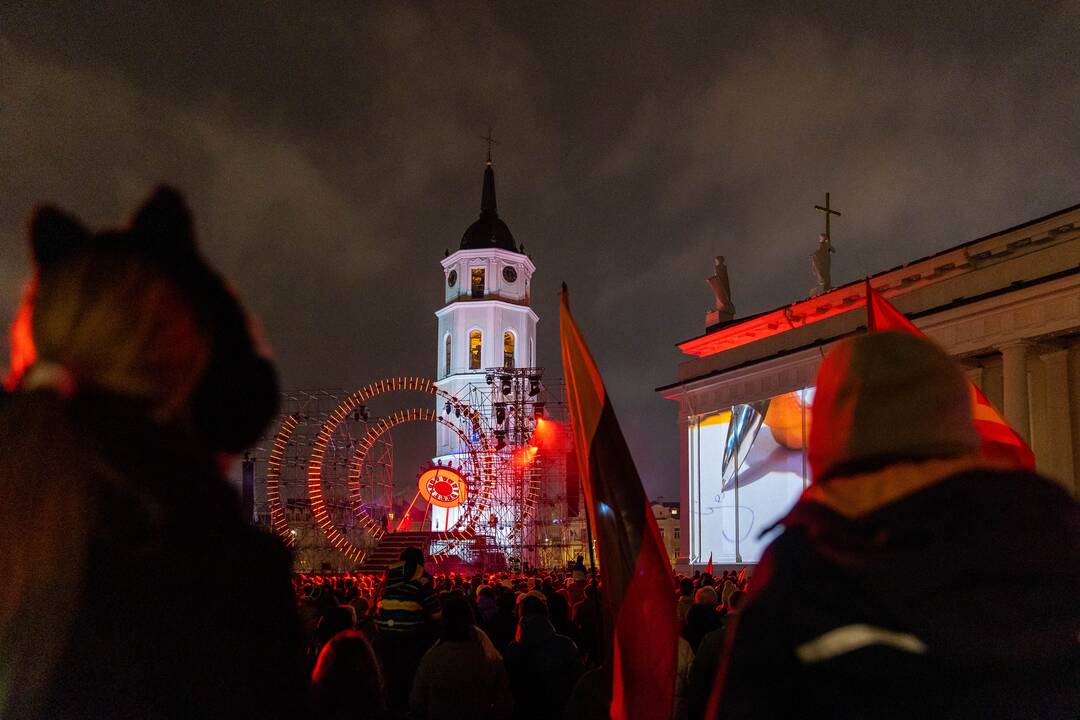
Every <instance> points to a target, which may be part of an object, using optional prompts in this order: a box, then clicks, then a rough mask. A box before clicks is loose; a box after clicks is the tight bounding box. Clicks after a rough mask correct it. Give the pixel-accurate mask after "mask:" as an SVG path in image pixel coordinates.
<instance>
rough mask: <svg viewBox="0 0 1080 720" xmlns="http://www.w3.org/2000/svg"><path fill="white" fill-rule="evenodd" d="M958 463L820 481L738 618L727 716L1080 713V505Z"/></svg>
mask: <svg viewBox="0 0 1080 720" xmlns="http://www.w3.org/2000/svg"><path fill="white" fill-rule="evenodd" d="M957 465H958V466H960V469H959V471H957V472H951V470H956V469H957V467H956V466H951V465H950V462H949V461H937V462H932V463H929V464H927V465H926V466H925V467H919V466H907V467H905V466H889V467H886V468H884V469H881V470H879V471H876V472H872V473H870V474H868V475H865V476H860V477H857V478H848V477H840V478H835V479H833V480H829V481H827V482H825V483H818V484H815V485H812V486H811V487H810V489H808V491H807V492H806V493H805V494H804V496H803V498H802V499H801V500H800V501H799V503H797V504H796V506H795V508H794V509H793V510H792V512H791V513H790V515H788V516H787V518H785V519H784V520H783V525H784V528H785V529H784V532H783V534H782V535H780V536H779V537H778V538H777V539H776V540H775V541H774V542H773V543H772V545H771V546H770V547H769V549H768V551H767V552H766V554H765V556H764V558H763V560H762V563H761V565H760V566H759V568H758V570H757V572H756V573H755V575H754V582H753V583H752V588H751V592H750V595H749V597H748V601H747V604H746V606H745V608H744V609H743V610H742V611H741V612H740V614H739V616H738V618H737V619H736V621H735V624H734V627H733V629H732V632H733V638H732V644H731V646H730V647H729V648H728V652H727V655H726V658H725V663H724V664H725V667H724V668H722V670H721V673H722V683H721V685H720V686H719V687H720V688H721V690H720V692H719V693H718V697H719V700H720V703H719V710H720V712H719V717H789V716H796V715H800V716H814V717H837V718H870V717H872V718H893V717H895V718H904V719H905V720H910V718H930V717H941V718H946V717H947V718H968V717H970V718H999V717H1000V718H1016V717H1038V718H1077V717H1080V645H1078V633H1080V603H1078V602H1077V598H1080V507H1078V505H1077V503H1076V502H1075V501H1073V500H1072V499H1071V498H1070V497H1069V496H1068V495H1067V494H1066V493H1065V492H1064V491H1063V490H1062V489H1061V488H1060V487H1059V486H1057V485H1056V484H1054V483H1052V482H1050V481H1048V480H1045V479H1043V478H1041V477H1039V476H1037V475H1034V474H1031V473H1027V472H1021V471H1015V472H1009V471H995V470H990V469H983V468H979V467H977V466H970V464H969V466H967V467H963V465H964V463H963V462H960V463H957ZM905 477H907V480H905ZM905 483H906V484H905ZM897 488H901V491H900V492H898V491H897V490H896V489H897ZM877 491H882V492H877Z"/></svg>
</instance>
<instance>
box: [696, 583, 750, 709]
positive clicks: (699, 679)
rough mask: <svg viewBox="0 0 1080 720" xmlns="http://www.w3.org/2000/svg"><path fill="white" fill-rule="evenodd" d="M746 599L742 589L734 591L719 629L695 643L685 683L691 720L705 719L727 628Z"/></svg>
mask: <svg viewBox="0 0 1080 720" xmlns="http://www.w3.org/2000/svg"><path fill="white" fill-rule="evenodd" d="M745 597H746V594H745V593H744V592H743V591H742V590H736V591H735V592H733V593H732V594H731V597H730V598H728V605H727V612H726V613H725V614H724V615H723V617H722V618H721V621H720V627H718V628H717V629H715V630H713V631H711V632H708V633H706V634H705V635H704V636H703V637H702V638H701V642H700V643H698V651H697V653H695V654H694V659H693V662H692V664H691V666H690V672H689V674H688V675H687V676H686V680H685V682H686V685H685V687H686V691H685V693H684V695H685V697H686V709H687V715H686V716H687V717H688V718H690V719H691V720H700V719H701V718H703V717H705V708H706V705H707V704H708V702H709V693H710V692H711V691H712V688H713V679H714V678H715V677H716V670H717V668H718V667H719V666H720V658H721V657H722V655H723V652H724V641H725V639H726V638H727V629H728V628H729V627H730V626H731V624H732V623H733V622H734V620H735V616H736V615H737V613H738V611H739V607H740V606H741V605H742V601H743V599H744V598H745ZM680 657H681V656H680Z"/></svg>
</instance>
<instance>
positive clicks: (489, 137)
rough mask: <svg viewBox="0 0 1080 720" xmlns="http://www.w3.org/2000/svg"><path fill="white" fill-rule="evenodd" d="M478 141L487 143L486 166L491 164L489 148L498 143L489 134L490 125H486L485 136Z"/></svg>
mask: <svg viewBox="0 0 1080 720" xmlns="http://www.w3.org/2000/svg"><path fill="white" fill-rule="evenodd" d="M480 139H481V140H486V141H487V146H488V152H487V164H488V165H490V164H491V146H492V145H497V144H498V142H499V141H498V140H496V139H495V136H494V135H492V134H491V126H490V125H488V131H487V135H485V136H483V137H481V138H480Z"/></svg>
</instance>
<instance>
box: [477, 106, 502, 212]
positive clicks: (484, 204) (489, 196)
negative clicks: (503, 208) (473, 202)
mask: <svg viewBox="0 0 1080 720" xmlns="http://www.w3.org/2000/svg"><path fill="white" fill-rule="evenodd" d="M481 139H483V140H486V141H487V164H486V165H485V167H484V190H483V193H482V194H481V196H480V214H481V215H485V214H490V215H498V209H497V208H496V205H495V171H494V170H493V169H492V168H491V147H492V146H493V145H494V144H495V143H496V142H497V141H496V140H495V136H494V135H492V133H491V126H490V125H488V132H487V135H485V136H484V137H483V138H481Z"/></svg>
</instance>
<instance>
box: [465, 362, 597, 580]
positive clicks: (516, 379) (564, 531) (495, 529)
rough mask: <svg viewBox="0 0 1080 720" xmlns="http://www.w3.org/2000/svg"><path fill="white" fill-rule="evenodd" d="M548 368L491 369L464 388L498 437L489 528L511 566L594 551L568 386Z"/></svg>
mask: <svg viewBox="0 0 1080 720" xmlns="http://www.w3.org/2000/svg"><path fill="white" fill-rule="evenodd" d="M543 372H544V371H543V368H539V367H537V368H489V369H487V370H485V371H484V372H483V373H482V374H479V373H478V378H482V379H480V380H478V381H477V382H474V383H470V384H469V385H467V386H465V388H464V389H463V390H461V391H460V392H459V395H460V398H461V400H462V402H463V403H464V404H466V405H468V406H469V407H471V408H473V409H475V410H476V411H477V413H479V421H480V424H481V426H482V428H483V429H484V430H485V431H486V434H487V435H488V437H490V438H492V439H493V440H494V448H493V450H494V452H493V453H492V454H493V471H494V474H495V478H496V479H495V491H494V494H493V498H492V501H491V508H490V512H489V513H488V515H487V525H488V528H487V529H486V531H485V532H487V533H489V534H490V536H491V542H493V543H494V544H495V546H496V547H498V549H499V550H500V551H501V552H502V553H503V554H504V555H505V558H506V560H507V562H508V563H509V564H510V566H511V567H520V566H521V565H522V564H523V563H528V564H530V565H532V566H539V567H556V566H563V565H564V564H565V562H566V560H572V559H573V558H574V557H575V556H576V554H578V553H587V549H586V548H587V543H586V539H585V528H584V516H583V515H582V514H581V513H580V512H579V508H580V507H581V500H580V493H579V492H578V491H577V489H576V481H575V478H576V467H573V463H575V462H576V460H575V458H574V456H573V439H572V435H571V433H570V431H569V420H568V413H567V408H566V399H565V385H564V384H563V383H562V381H561V380H560V381H545V380H544V378H543ZM444 411H445V408H444ZM568 475H569V478H568ZM568 479H569V480H570V483H569V488H568ZM568 489H569V491H570V492H569V493H568Z"/></svg>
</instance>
